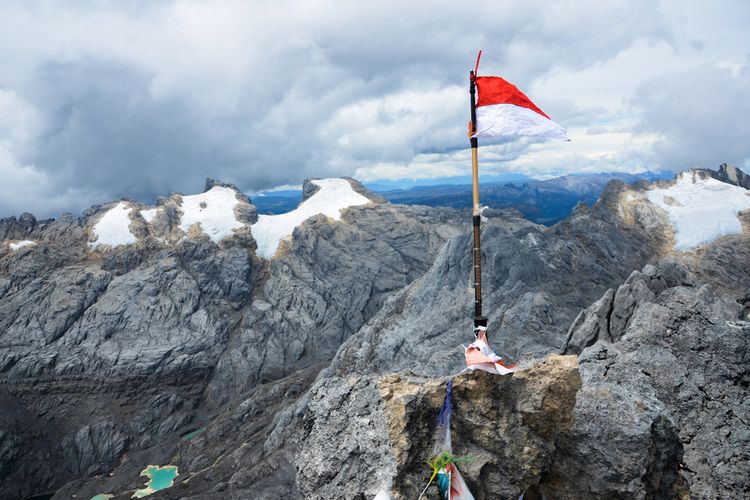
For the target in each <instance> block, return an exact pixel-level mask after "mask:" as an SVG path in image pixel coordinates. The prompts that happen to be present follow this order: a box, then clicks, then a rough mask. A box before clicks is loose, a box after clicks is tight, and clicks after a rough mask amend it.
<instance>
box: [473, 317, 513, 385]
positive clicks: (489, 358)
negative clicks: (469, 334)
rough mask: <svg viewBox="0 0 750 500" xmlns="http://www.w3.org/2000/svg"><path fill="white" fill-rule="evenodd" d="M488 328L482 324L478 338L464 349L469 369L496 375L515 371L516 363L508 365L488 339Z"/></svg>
mask: <svg viewBox="0 0 750 500" xmlns="http://www.w3.org/2000/svg"><path fill="white" fill-rule="evenodd" d="M486 330H487V329H486V328H484V327H482V326H480V327H478V330H477V339H476V340H475V341H474V342H472V343H471V345H470V346H469V347H467V348H466V350H465V351H464V356H465V357H466V367H467V368H468V369H469V370H483V371H486V372H490V373H494V374H495V375H505V374H508V373H511V372H513V371H515V369H516V366H515V365H506V364H505V362H504V361H503V358H501V357H500V356H498V355H497V354H495V351H493V350H492V348H491V347H490V343H489V342H488V341H487V331H486Z"/></svg>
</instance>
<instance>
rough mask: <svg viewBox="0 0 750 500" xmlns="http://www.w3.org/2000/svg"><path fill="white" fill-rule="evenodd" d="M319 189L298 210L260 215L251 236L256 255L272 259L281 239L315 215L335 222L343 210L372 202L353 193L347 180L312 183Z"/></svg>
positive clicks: (327, 180) (320, 180)
mask: <svg viewBox="0 0 750 500" xmlns="http://www.w3.org/2000/svg"><path fill="white" fill-rule="evenodd" d="M311 182H312V183H313V184H315V185H316V186H318V187H319V188H320V189H319V190H318V191H317V192H316V193H315V194H314V195H312V196H311V197H310V198H308V199H307V200H305V201H304V202H303V203H301V204H300V206H299V207H297V208H296V209H294V210H292V211H291V212H287V213H285V214H279V215H261V216H259V217H258V222H256V223H255V224H253V226H252V232H253V237H254V238H255V241H256V242H257V244H258V249H257V251H256V253H257V255H259V256H260V257H263V258H265V259H270V258H271V257H273V255H274V254H275V253H276V250H277V249H278V247H279V243H280V242H281V240H282V238H285V237H286V236H289V235H291V234H292V232H293V231H294V228H295V227H297V226H299V225H300V224H302V223H303V222H304V221H305V220H307V219H308V218H310V217H312V216H313V215H317V214H323V215H325V216H326V217H330V218H332V219H335V220H340V219H341V210H343V209H345V208H348V207H354V206H358V205H366V204H367V203H370V200H369V199H368V198H367V197H365V196H362V195H361V194H359V193H357V192H356V191H354V189H352V186H351V184H350V183H349V181H347V180H346V179H318V180H314V181H311Z"/></svg>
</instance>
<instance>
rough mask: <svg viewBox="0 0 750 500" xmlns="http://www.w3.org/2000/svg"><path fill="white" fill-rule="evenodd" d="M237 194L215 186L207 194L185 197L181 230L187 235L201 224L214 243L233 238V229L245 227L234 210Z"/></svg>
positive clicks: (223, 187)
mask: <svg viewBox="0 0 750 500" xmlns="http://www.w3.org/2000/svg"><path fill="white" fill-rule="evenodd" d="M236 194H237V193H236V191H235V190H234V189H231V188H228V187H225V186H214V187H212V188H211V189H209V190H208V191H206V192H205V193H201V194H195V195H190V196H183V197H182V206H181V209H182V212H183V214H182V217H181V219H180V229H182V230H183V231H184V232H185V233H186V234H187V232H188V230H189V229H190V227H191V226H192V225H193V224H200V228H201V230H202V231H203V232H204V233H206V234H207V235H208V236H209V238H211V239H212V240H213V242H214V243H218V242H219V241H221V240H222V239H223V238H225V237H227V236H231V235H232V234H233V232H232V230H233V229H239V228H241V227H243V226H244V224H243V223H242V222H240V221H239V220H237V216H236V214H235V212H234V208H235V207H236V206H237V204H238V203H239V200H238V199H237V196H236ZM141 215H143V212H141Z"/></svg>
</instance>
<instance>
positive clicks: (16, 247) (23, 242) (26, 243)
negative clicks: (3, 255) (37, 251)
mask: <svg viewBox="0 0 750 500" xmlns="http://www.w3.org/2000/svg"><path fill="white" fill-rule="evenodd" d="M8 246H9V247H10V249H11V250H13V251H14V252H15V251H17V250H20V249H21V248H23V247H33V246H36V241H32V240H21V241H14V242H12V243H9V244H8Z"/></svg>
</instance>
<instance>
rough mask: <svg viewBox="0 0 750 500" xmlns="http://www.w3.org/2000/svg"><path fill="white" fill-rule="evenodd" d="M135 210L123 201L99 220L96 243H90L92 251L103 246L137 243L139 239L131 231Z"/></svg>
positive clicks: (96, 228)
mask: <svg viewBox="0 0 750 500" xmlns="http://www.w3.org/2000/svg"><path fill="white" fill-rule="evenodd" d="M132 211H133V208H132V207H130V206H129V205H128V204H127V203H126V202H124V201H121V202H119V203H118V204H117V205H115V206H114V207H112V208H110V209H109V210H107V212H106V213H105V214H104V215H103V216H102V218H101V219H99V222H97V223H96V225H95V226H94V230H93V231H94V235H95V236H96V241H94V242H92V243H89V245H90V246H91V248H92V249H94V248H97V247H99V246H101V245H108V246H111V247H116V246H118V245H129V244H131V243H135V242H136V240H137V238H136V237H135V235H134V234H133V233H132V232H131V231H130V227H129V226H130V212H132Z"/></svg>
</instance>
